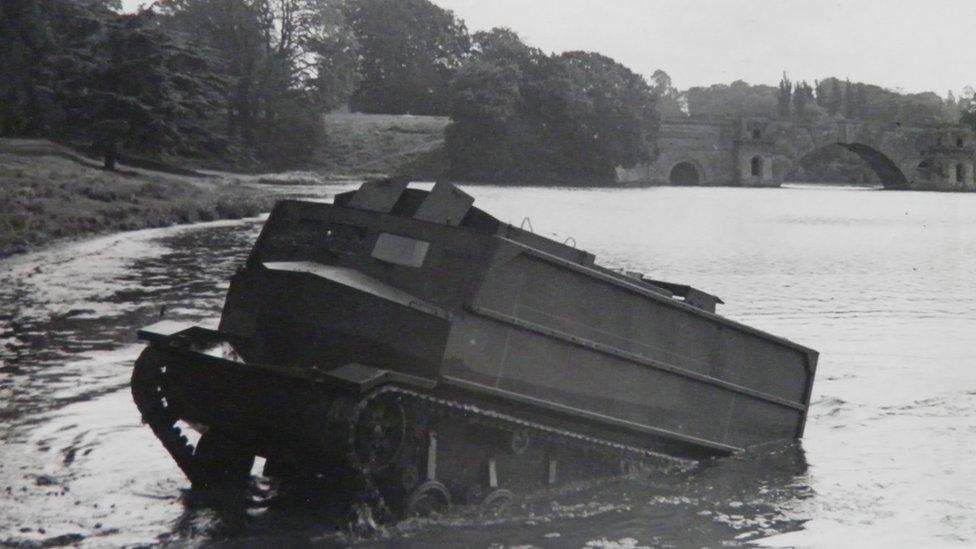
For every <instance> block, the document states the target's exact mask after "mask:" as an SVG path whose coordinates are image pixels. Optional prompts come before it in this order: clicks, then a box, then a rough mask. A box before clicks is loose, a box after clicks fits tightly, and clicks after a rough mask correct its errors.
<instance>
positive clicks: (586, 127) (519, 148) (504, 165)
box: [445, 29, 657, 183]
mask: <svg viewBox="0 0 976 549" xmlns="http://www.w3.org/2000/svg"><path fill="white" fill-rule="evenodd" d="M473 39H474V48H473V53H472V56H471V58H470V59H469V60H468V61H467V62H466V63H465V64H464V65H463V66H462V67H461V69H460V70H459V71H458V74H457V76H456V78H455V79H454V82H453V85H452V87H451V95H452V97H453V99H454V101H453V104H452V108H451V120H452V123H451V125H450V126H449V127H448V130H447V135H446V145H445V147H446V150H447V158H448V161H449V175H450V176H452V177H455V178H461V179H466V180H475V181H507V182H520V181H532V182H562V183H580V182H588V183H600V182H606V181H608V180H612V178H613V177H614V174H615V171H614V169H615V167H616V166H621V165H622V166H632V165H634V164H635V163H637V162H640V161H644V160H648V159H649V156H650V152H651V151H652V149H653V142H654V137H655V134H656V129H657V114H656V111H655V109H654V103H655V96H654V94H653V92H652V90H651V88H650V86H649V85H648V84H647V82H646V81H645V80H644V79H643V78H642V77H640V76H638V75H636V74H634V73H633V72H631V71H630V70H629V69H627V68H626V67H624V66H623V65H621V64H619V63H617V62H615V61H614V60H612V59H610V58H608V57H605V56H602V55H599V54H596V53H588V52H567V53H564V54H561V55H551V56H547V55H545V54H543V53H542V52H541V51H539V50H537V49H534V48H530V47H528V46H526V45H525V44H523V43H522V41H521V40H520V39H519V38H518V36H517V35H515V34H514V33H513V32H511V31H509V30H506V29H495V30H492V31H491V32H480V33H476V34H475V35H474V37H473Z"/></svg>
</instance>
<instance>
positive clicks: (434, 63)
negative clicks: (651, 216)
mask: <svg viewBox="0 0 976 549" xmlns="http://www.w3.org/2000/svg"><path fill="white" fill-rule="evenodd" d="M0 43H2V44H4V46H3V47H2V48H0V135H3V136H35V137H47V138H54V139H59V140H64V141H74V142H86V141H88V142H93V143H95V144H98V143H100V142H106V141H112V139H115V138H118V139H121V140H122V141H124V143H125V147H126V149H128V150H130V151H132V152H135V153H139V154H147V155H156V156H175V157H178V158H199V159H204V160H207V159H209V160H214V159H221V160H226V161H228V163H231V164H233V165H242V164H244V165H255V166H266V167H271V168H289V167H296V166H302V165H303V164H306V163H307V162H308V161H309V160H310V159H311V157H312V156H313V155H314V154H315V153H317V152H318V151H321V150H322V146H321V144H322V143H323V141H324V140H325V139H326V135H325V133H326V132H327V130H328V129H327V128H325V127H324V126H323V122H322V115H323V114H324V113H326V112H329V111H330V110H333V109H336V108H338V107H342V106H346V105H348V106H349V107H350V108H351V109H352V110H353V111H357V112H365V113H386V114H416V115H442V116H450V118H451V123H450V126H449V127H448V129H447V131H446V136H445V139H446V144H445V152H446V154H445V158H446V164H447V166H446V170H447V175H449V176H450V177H453V178H457V179H461V180H477V181H511V182H525V181H533V182H559V183H574V182H579V181H590V182H597V181H604V180H611V179H612V178H613V176H614V169H615V167H616V166H632V165H633V164H635V163H638V162H642V161H647V160H650V159H651V158H652V157H653V154H654V143H655V140H656V135H657V131H658V125H659V121H658V119H659V116H668V117H671V116H688V115H718V116H768V117H780V118H789V119H794V120H798V121H806V120H816V119H817V118H819V117H844V118H852V119H853V118H857V119H869V120H875V121H880V122H901V123H905V124H920V123H932V122H955V121H958V120H963V121H965V122H967V123H971V124H974V125H976V113H974V103H973V101H972V99H971V96H972V93H970V92H967V93H966V94H965V98H963V99H956V98H954V97H947V98H940V97H939V96H938V95H936V94H934V93H923V94H901V93H897V92H894V91H891V90H886V89H884V88H881V87H879V86H874V85H871V84H867V83H861V82H851V81H849V80H841V79H839V78H834V77H831V78H825V79H823V80H821V81H815V82H814V83H813V84H812V85H811V84H809V83H807V82H805V81H801V82H797V83H794V82H792V81H791V80H790V79H789V78H788V77H787V76H786V75H785V74H784V77H783V79H782V81H781V82H780V84H779V86H778V87H776V86H764V85H758V86H754V85H749V84H747V83H745V82H742V81H736V82H733V83H732V84H729V85H724V84H719V85H713V86H708V87H693V88H691V89H688V90H685V91H679V90H677V89H675V87H674V86H673V84H672V82H671V79H670V77H669V76H668V75H667V73H665V72H664V71H657V72H655V73H654V74H653V75H652V77H651V78H650V79H649V81H648V80H646V79H645V78H644V77H642V76H640V75H638V74H636V73H634V72H633V71H631V70H630V69H628V68H627V67H625V66H623V65H621V64H620V63H618V62H616V61H614V60H613V59H611V58H609V57H606V56H603V55H600V54H597V53H592V52H582V51H572V52H565V53H555V54H548V53H545V52H542V51H541V50H539V49H537V48H534V47H531V46H530V45H527V44H525V43H524V42H523V41H522V40H521V38H520V37H519V36H518V35H517V34H515V33H514V32H512V31H510V30H507V29H493V30H491V31H487V32H476V33H473V34H472V33H469V32H468V30H467V28H466V26H465V24H464V22H463V21H462V20H461V19H459V18H458V17H457V16H455V15H454V14H453V13H452V12H451V11H449V10H444V9H442V8H440V7H438V6H436V5H435V4H433V3H431V2H430V1H429V0H157V1H156V2H155V3H153V4H152V5H151V6H150V7H149V8H148V9H144V10H141V11H139V12H138V13H131V14H125V13H121V6H120V3H119V0H3V2H2V3H0ZM326 150H327V149H326Z"/></svg>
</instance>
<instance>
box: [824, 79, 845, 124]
mask: <svg viewBox="0 0 976 549" xmlns="http://www.w3.org/2000/svg"><path fill="white" fill-rule="evenodd" d="M843 94H844V92H843V90H841V87H840V80H838V79H836V78H831V79H830V100H829V101H827V112H828V113H829V114H830V115H831V116H836V115H837V114H839V113H840V111H841V109H842V108H843V106H844V95H843Z"/></svg>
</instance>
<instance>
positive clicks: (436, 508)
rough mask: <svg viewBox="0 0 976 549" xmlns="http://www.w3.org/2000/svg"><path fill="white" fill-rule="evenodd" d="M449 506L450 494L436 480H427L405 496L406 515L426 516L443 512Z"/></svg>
mask: <svg viewBox="0 0 976 549" xmlns="http://www.w3.org/2000/svg"><path fill="white" fill-rule="evenodd" d="M450 508H451V494H450V493H449V492H448V491H447V488H446V487H445V486H444V485H443V484H441V483H440V482H437V481H436V480H428V481H427V482H425V483H423V484H421V485H420V486H418V487H417V489H416V490H414V491H413V493H411V494H410V497H408V498H407V506H406V514H407V516H415V517H428V516H430V515H435V514H444V513H446V512H447V510H448V509H450Z"/></svg>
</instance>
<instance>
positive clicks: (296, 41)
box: [157, 0, 358, 167]
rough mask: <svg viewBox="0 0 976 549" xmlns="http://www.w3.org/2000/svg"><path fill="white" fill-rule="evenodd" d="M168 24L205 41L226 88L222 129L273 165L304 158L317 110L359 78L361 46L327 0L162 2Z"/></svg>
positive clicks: (344, 94) (315, 133)
mask: <svg viewBox="0 0 976 549" xmlns="http://www.w3.org/2000/svg"><path fill="white" fill-rule="evenodd" d="M157 6H158V9H159V11H160V12H161V13H162V14H164V15H165V17H166V25H167V27H168V28H169V29H171V30H173V31H175V32H177V33H179V34H182V35H185V36H188V37H190V39H191V40H193V42H194V43H196V44H199V45H201V46H204V47H205V49H206V51H207V54H208V56H209V58H210V59H211V60H212V61H213V64H214V67H215V68H216V70H217V72H218V74H219V75H220V77H221V78H222V79H223V81H224V82H226V86H225V87H224V88H223V108H222V109H221V110H220V113H221V117H222V118H223V119H224V120H223V122H224V128H225V129H224V131H225V132H226V134H227V135H228V137H229V138H231V139H232V140H234V141H235V142H238V143H241V144H242V145H244V146H245V147H247V148H248V149H249V150H254V151H256V152H257V153H258V154H260V156H261V157H262V158H263V159H264V160H265V161H267V162H268V163H270V164H271V165H272V166H273V167H287V166H293V165H298V164H301V163H302V162H303V161H306V160H307V159H308V158H309V156H310V155H311V154H312V152H313V151H314V150H315V148H316V146H317V144H318V142H319V140H320V139H321V132H322V124H321V120H320V116H319V115H320V114H322V113H324V112H327V111H329V110H331V109H334V108H336V107H338V106H340V105H342V104H344V103H345V102H346V100H347V98H348V97H349V94H350V93H352V90H353V88H354V86H355V84H356V82H357V78H358V72H357V58H356V56H357V54H358V45H357V43H356V40H355V38H354V37H353V35H352V33H351V31H350V29H349V28H348V26H347V25H346V24H345V21H344V19H343V15H342V13H341V6H340V4H339V3H337V2H333V1H330V0H160V1H159V2H158V3H157Z"/></svg>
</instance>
